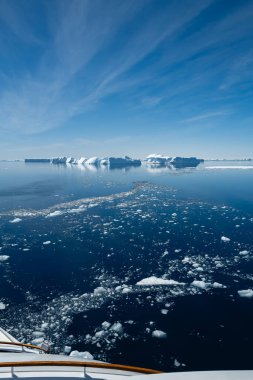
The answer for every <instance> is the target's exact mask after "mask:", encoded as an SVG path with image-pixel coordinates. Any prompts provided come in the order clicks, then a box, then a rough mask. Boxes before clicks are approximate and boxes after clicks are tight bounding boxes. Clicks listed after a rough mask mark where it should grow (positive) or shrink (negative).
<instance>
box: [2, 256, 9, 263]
mask: <svg viewBox="0 0 253 380" xmlns="http://www.w3.org/2000/svg"><path fill="white" fill-rule="evenodd" d="M9 257H10V256H7V255H0V262H3V261H6V260H8V259H9Z"/></svg>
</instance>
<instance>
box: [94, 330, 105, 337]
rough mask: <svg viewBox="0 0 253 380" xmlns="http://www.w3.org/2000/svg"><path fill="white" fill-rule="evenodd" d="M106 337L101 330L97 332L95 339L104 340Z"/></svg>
mask: <svg viewBox="0 0 253 380" xmlns="http://www.w3.org/2000/svg"><path fill="white" fill-rule="evenodd" d="M104 335H105V331H104V330H101V331H97V332H96V334H95V337H96V338H102V337H103V336H104Z"/></svg>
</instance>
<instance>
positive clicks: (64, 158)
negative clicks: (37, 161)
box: [50, 157, 67, 164]
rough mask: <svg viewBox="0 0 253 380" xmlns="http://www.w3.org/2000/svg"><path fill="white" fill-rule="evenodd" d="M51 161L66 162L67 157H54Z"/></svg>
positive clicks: (54, 162)
mask: <svg viewBox="0 0 253 380" xmlns="http://www.w3.org/2000/svg"><path fill="white" fill-rule="evenodd" d="M50 162H51V164H66V162H67V157H53V158H51V160H50Z"/></svg>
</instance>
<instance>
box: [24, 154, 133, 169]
mask: <svg viewBox="0 0 253 380" xmlns="http://www.w3.org/2000/svg"><path fill="white" fill-rule="evenodd" d="M25 162H27V163H29V162H34V163H36V162H47V163H51V164H71V165H74V164H77V165H95V166H100V165H103V166H110V167H118V166H121V167H124V166H140V165H141V160H139V159H133V158H130V157H128V156H124V157H112V156H110V157H96V156H94V157H90V158H86V157H81V158H78V159H76V158H74V157H53V158H43V159H42V158H26V159H25Z"/></svg>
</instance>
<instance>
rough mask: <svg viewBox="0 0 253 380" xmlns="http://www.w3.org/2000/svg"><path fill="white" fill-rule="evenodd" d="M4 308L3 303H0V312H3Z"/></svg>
mask: <svg viewBox="0 0 253 380" xmlns="http://www.w3.org/2000/svg"><path fill="white" fill-rule="evenodd" d="M5 308H6V305H5V304H4V303H3V302H0V310H4V309H5Z"/></svg>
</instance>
